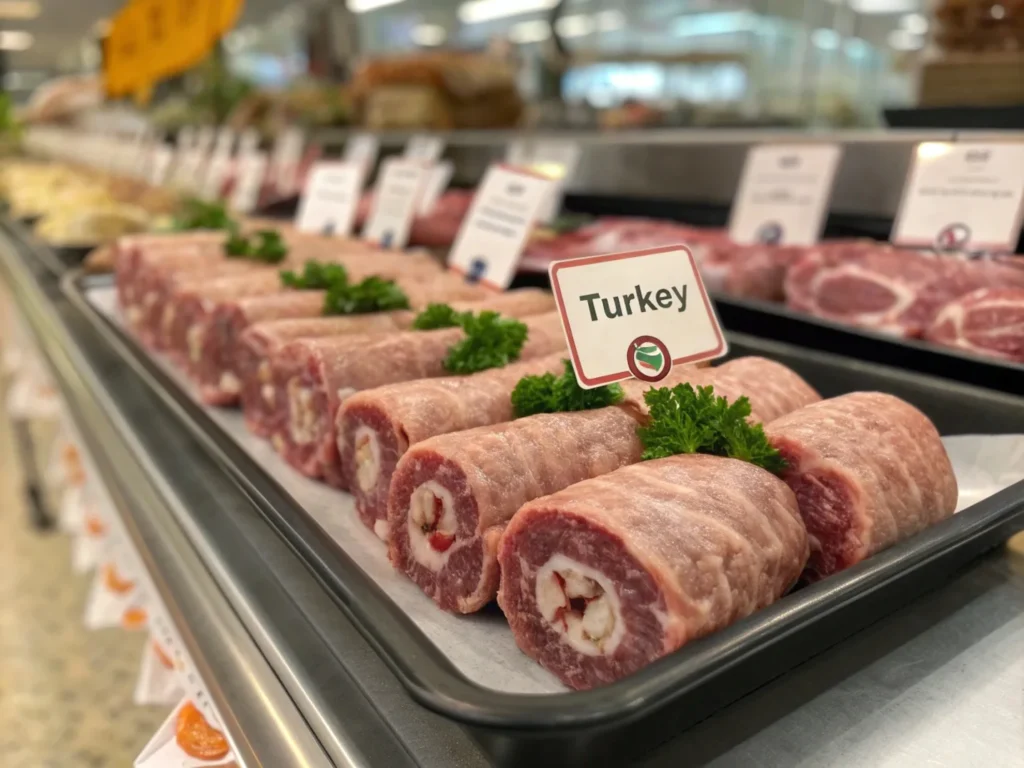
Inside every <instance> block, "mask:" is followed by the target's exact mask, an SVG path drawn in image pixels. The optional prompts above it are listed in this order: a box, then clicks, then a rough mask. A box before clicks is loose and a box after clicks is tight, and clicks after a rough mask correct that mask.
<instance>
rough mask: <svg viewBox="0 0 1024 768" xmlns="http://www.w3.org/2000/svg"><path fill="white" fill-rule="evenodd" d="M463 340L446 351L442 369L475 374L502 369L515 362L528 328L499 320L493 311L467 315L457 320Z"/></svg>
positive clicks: (503, 318) (506, 319)
mask: <svg viewBox="0 0 1024 768" xmlns="http://www.w3.org/2000/svg"><path fill="white" fill-rule="evenodd" d="M459 325H461V326H462V330H463V331H464V332H465V334H466V337H465V338H464V339H462V340H461V341H459V342H457V343H456V344H455V345H453V346H452V348H451V349H450V350H448V356H447V357H446V358H445V359H444V368H445V370H446V371H449V372H451V373H475V372H477V371H484V370H487V369H488V368H501V367H502V366H504V365H508V364H509V363H510V362H512V361H513V360H518V359H519V355H520V353H521V352H522V351H523V344H525V343H526V337H527V336H528V335H529V329H528V328H527V327H526V325H525V324H524V323H521V322H520V321H519V320H514V319H512V318H508V317H502V316H501V315H500V314H499V313H497V312H494V311H492V310H484V311H483V312H480V313H479V314H477V315H474V314H473V313H472V312H466V313H464V314H463V315H462V316H461V317H460V318H459Z"/></svg>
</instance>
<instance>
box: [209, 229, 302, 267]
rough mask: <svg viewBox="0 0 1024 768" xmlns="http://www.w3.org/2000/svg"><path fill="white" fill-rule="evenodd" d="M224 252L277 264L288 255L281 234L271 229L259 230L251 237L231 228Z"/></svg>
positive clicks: (236, 256) (231, 255) (229, 254)
mask: <svg viewBox="0 0 1024 768" xmlns="http://www.w3.org/2000/svg"><path fill="white" fill-rule="evenodd" d="M224 253H225V255H227V256H230V257H234V258H243V259H252V260H253V261H262V262H263V263H265V264H278V263H280V262H282V261H284V257H285V256H287V255H288V246H287V245H286V244H285V242H284V240H283V239H282V237H281V234H280V233H279V232H275V231H274V230H272V229H264V230H260V231H259V232H257V233H256V234H255V235H254V236H253V237H251V238H249V237H246V236H245V235H243V234H241V233H239V232H238V231H237V230H234V229H232V230H231V234H230V235H228V239H227V242H225V243H224Z"/></svg>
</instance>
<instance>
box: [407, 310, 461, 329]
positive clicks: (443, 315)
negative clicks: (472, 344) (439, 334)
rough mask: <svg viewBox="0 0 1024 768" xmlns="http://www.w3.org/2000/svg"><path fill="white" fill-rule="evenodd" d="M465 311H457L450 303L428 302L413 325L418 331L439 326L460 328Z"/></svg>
mask: <svg viewBox="0 0 1024 768" xmlns="http://www.w3.org/2000/svg"><path fill="white" fill-rule="evenodd" d="M464 314H465V313H464V312H456V311H455V310H454V309H452V308H451V306H450V305H448V304H428V305H427V308H426V309H424V310H423V311H422V312H420V313H419V314H418V315H416V319H415V320H413V321H412V327H413V328H414V329H415V330H417V331H432V330H435V329H437V328H458V327H459V326H461V325H462V318H463V315H464Z"/></svg>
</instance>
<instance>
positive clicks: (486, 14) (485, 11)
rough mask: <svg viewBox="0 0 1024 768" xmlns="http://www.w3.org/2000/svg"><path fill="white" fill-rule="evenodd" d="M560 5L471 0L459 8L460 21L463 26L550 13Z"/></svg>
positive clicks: (552, 0) (548, 0)
mask: <svg viewBox="0 0 1024 768" xmlns="http://www.w3.org/2000/svg"><path fill="white" fill-rule="evenodd" d="M556 5H558V0H470V2H468V3H463V4H462V5H460V6H459V21H461V22H462V23H463V24H480V23H482V22H485V21H494V20H495V19H507V18H508V17H509V16H521V15H522V14H524V13H535V12H537V11H549V10H551V9H552V8H554V7H555V6H556Z"/></svg>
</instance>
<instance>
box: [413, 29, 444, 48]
mask: <svg viewBox="0 0 1024 768" xmlns="http://www.w3.org/2000/svg"><path fill="white" fill-rule="evenodd" d="M410 37H411V38H412V41H413V42H414V43H416V45H423V46H431V45H440V44H441V43H443V42H444V41H445V40H446V39H447V38H448V33H447V32H446V31H445V28H444V27H442V26H441V25H440V24H417V25H416V26H415V27H413V28H412V32H411V33H410Z"/></svg>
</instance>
